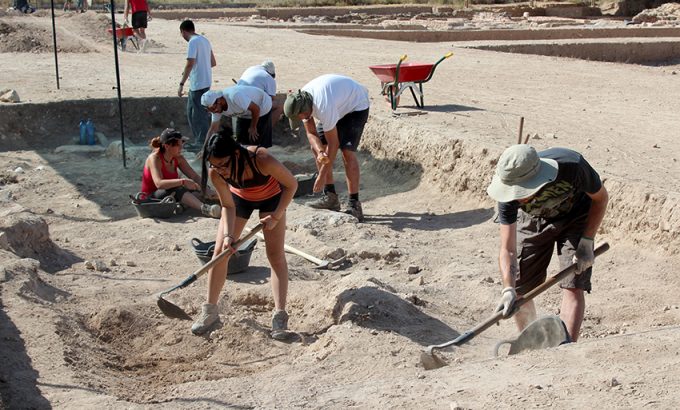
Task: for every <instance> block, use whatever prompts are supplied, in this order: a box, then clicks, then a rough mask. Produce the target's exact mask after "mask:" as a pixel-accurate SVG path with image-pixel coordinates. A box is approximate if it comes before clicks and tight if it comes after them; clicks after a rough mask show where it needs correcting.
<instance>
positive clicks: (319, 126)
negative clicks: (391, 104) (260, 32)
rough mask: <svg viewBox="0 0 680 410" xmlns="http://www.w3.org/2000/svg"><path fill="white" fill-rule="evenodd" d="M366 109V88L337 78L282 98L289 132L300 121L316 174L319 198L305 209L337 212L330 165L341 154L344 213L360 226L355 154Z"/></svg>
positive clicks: (321, 80)
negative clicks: (345, 195) (346, 201)
mask: <svg viewBox="0 0 680 410" xmlns="http://www.w3.org/2000/svg"><path fill="white" fill-rule="evenodd" d="M369 106H370V101H369V99H368V90H366V87H364V86H363V85H361V84H359V83H357V82H356V81H354V80H352V79H351V78H349V77H345V76H341V75H337V74H326V75H322V76H320V77H317V78H315V79H314V80H312V81H310V82H309V83H307V85H305V86H304V87H302V89H300V90H297V91H296V92H294V93H292V94H290V95H288V97H287V98H286V102H285V103H284V105H283V110H284V112H285V114H286V117H288V119H289V120H290V121H291V128H293V129H295V128H297V122H298V121H299V120H302V122H303V124H304V127H305V131H306V132H307V139H308V140H309V144H310V145H311V147H312V151H313V153H314V157H315V159H316V166H317V168H318V170H319V176H318V177H317V179H316V182H315V183H314V192H319V191H321V190H322V189H323V196H322V197H321V198H320V199H319V200H317V201H314V202H310V203H308V205H309V206H311V207H313V208H317V209H330V210H334V211H339V210H340V201H339V200H338V195H337V193H336V192H335V184H334V182H333V162H334V161H335V156H336V154H337V152H338V150H341V152H342V159H343V162H344V164H345V177H346V180H347V191H348V192H349V206H348V208H347V210H346V211H345V212H347V213H349V214H351V215H354V216H355V217H356V218H357V219H358V220H359V222H363V220H364V214H363V210H362V208H361V202H360V201H359V177H360V172H359V162H358V161H357V157H356V154H355V151H356V150H357V148H358V146H359V142H360V141H361V134H362V133H363V131H364V125H365V124H366V121H367V120H368V108H369Z"/></svg>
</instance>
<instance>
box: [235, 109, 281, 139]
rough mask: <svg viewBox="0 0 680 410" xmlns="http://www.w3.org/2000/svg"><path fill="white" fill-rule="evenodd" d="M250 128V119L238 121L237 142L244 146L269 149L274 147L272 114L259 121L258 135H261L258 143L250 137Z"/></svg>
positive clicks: (269, 113) (239, 119)
mask: <svg viewBox="0 0 680 410" xmlns="http://www.w3.org/2000/svg"><path fill="white" fill-rule="evenodd" d="M248 128H250V118H240V117H239V118H237V119H236V131H235V132H234V134H236V141H238V142H239V144H243V145H257V146H260V147H265V148H269V147H271V146H272V112H271V111H269V112H268V113H267V114H265V115H263V116H261V117H260V118H258V119H257V133H258V134H259V135H260V137H259V140H258V141H255V142H253V141H251V140H250V137H249V136H248Z"/></svg>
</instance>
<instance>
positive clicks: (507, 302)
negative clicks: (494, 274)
mask: <svg viewBox="0 0 680 410" xmlns="http://www.w3.org/2000/svg"><path fill="white" fill-rule="evenodd" d="M516 300H517V292H515V288H511V287H507V288H505V289H503V290H502V291H501V301H500V302H499V303H498V306H497V307H496V312H500V311H502V312H503V317H504V318H506V319H507V318H509V317H510V316H512V315H513V314H514V313H515V309H514V305H515V301H516Z"/></svg>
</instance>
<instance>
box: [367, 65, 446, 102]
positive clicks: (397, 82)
mask: <svg viewBox="0 0 680 410" xmlns="http://www.w3.org/2000/svg"><path fill="white" fill-rule="evenodd" d="M452 55H453V53H452V52H448V53H446V54H445V55H444V57H442V58H440V59H439V61H437V62H436V63H434V64H426V63H404V61H405V60H406V58H407V56H406V54H404V55H403V56H401V58H399V62H398V63H397V64H382V65H372V66H369V67H368V68H370V69H371V71H373V74H375V76H376V77H378V79H379V80H380V85H381V86H382V92H381V94H382V95H384V96H385V98H389V101H390V104H391V106H392V110H396V109H397V105H399V97H400V96H401V94H402V93H403V92H404V91H406V89H407V88H408V89H409V90H411V95H413V99H414V100H415V102H416V106H418V108H423V104H424V103H423V83H426V82H428V81H430V79H431V78H432V76H433V75H434V70H436V69H437V66H438V65H439V63H441V62H442V61H444V60H446V59H447V58H449V57H451V56H452ZM416 94H417V96H416Z"/></svg>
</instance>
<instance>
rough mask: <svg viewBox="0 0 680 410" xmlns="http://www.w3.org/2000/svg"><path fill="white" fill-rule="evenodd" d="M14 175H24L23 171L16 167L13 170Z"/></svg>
mask: <svg viewBox="0 0 680 410" xmlns="http://www.w3.org/2000/svg"><path fill="white" fill-rule="evenodd" d="M14 173H15V174H23V173H24V169H23V168H21V167H16V168H14Z"/></svg>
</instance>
